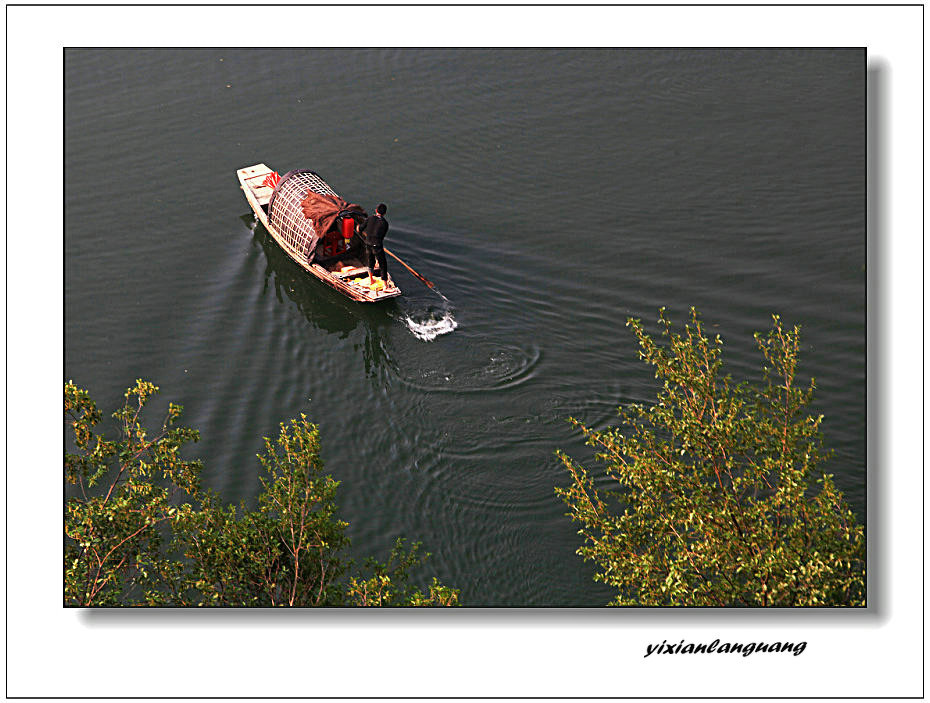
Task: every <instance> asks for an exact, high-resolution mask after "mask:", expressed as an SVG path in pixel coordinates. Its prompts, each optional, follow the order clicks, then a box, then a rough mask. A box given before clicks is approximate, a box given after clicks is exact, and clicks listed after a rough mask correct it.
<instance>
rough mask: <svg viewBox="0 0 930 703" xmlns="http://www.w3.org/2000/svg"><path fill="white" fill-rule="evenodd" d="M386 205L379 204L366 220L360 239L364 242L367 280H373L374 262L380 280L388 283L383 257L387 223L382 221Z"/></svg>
mask: <svg viewBox="0 0 930 703" xmlns="http://www.w3.org/2000/svg"><path fill="white" fill-rule="evenodd" d="M386 212H387V205H385V204H384V203H381V204H380V205H378V207H377V208H375V214H374V215H372V216H371V217H369V218H368V221H367V222H366V223H365V229H364V231H363V232H362V238H363V239H364V240H365V249H366V252H365V253H366V259H367V261H366V262H365V265H366V266H367V267H368V276H369V278H374V275H375V274H374V269H375V262H376V261H377V263H378V266H380V267H381V278H382V279H384V283H385V284H387V282H388V272H387V259H386V258H385V256H384V235H386V234H387V231H388V221H387V220H386V219H384V213H386Z"/></svg>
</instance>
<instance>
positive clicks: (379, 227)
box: [365, 215, 388, 249]
mask: <svg viewBox="0 0 930 703" xmlns="http://www.w3.org/2000/svg"><path fill="white" fill-rule="evenodd" d="M387 231H388V222H387V220H385V219H384V217H383V216H382V217H379V216H378V215H372V216H371V217H369V218H368V222H366V223H365V241H366V242H367V243H368V246H370V247H372V248H373V249H380V248H381V247H383V246H384V235H386V234H387Z"/></svg>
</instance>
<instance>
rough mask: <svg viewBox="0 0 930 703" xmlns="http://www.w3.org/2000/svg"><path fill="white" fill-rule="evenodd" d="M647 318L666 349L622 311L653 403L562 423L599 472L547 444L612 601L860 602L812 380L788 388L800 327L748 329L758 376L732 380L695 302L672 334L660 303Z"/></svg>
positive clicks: (852, 540) (860, 580)
mask: <svg viewBox="0 0 930 703" xmlns="http://www.w3.org/2000/svg"><path fill="white" fill-rule="evenodd" d="M659 323H660V327H661V330H662V336H663V337H665V338H666V339H667V346H662V345H660V344H658V343H657V342H656V341H654V340H653V339H652V337H650V336H649V335H648V334H647V333H646V332H645V331H644V328H643V326H642V324H641V323H640V321H639V320H636V319H632V318H631V319H629V320H628V321H627V326H629V327H630V328H632V330H633V333H634V334H635V336H636V338H637V340H638V343H639V348H640V357H641V359H642V360H644V361H645V362H646V363H648V364H651V365H652V366H653V367H655V374H656V378H657V379H658V380H659V381H660V382H661V388H660V390H659V392H658V395H657V399H656V403H655V404H652V405H649V406H648V407H647V406H645V405H642V404H630V405H628V406H626V407H621V408H620V418H621V423H622V424H621V427H620V428H610V429H608V430H605V431H598V430H594V429H591V428H589V427H586V426H584V425H583V424H582V423H580V422H579V421H577V420H575V419H571V420H570V421H571V422H572V423H573V424H574V425H575V426H576V427H579V428H580V430H581V431H582V433H583V434H584V436H585V438H586V440H587V443H588V444H589V445H591V446H594V447H596V448H597V454H596V458H597V460H598V461H599V462H601V463H602V464H603V465H604V466H605V471H606V477H605V478H604V479H603V480H602V479H598V480H597V481H595V480H594V479H593V478H592V477H591V476H589V475H588V473H587V471H586V470H585V469H584V468H583V467H582V466H580V465H579V464H578V463H576V462H574V461H573V460H572V459H570V458H569V457H568V456H566V455H565V454H564V453H562V452H559V456H560V458H561V459H562V462H563V464H564V465H565V467H566V469H567V470H568V472H569V475H570V477H571V483H570V485H569V486H568V487H567V488H556V492H557V493H558V495H560V496H561V497H562V499H563V500H564V501H565V503H566V505H567V506H568V507H569V513H568V515H569V516H570V517H571V518H572V520H573V521H575V522H576V523H578V524H580V529H579V535H581V536H582V537H583V538H584V544H583V545H582V546H581V547H580V548H579V549H578V554H579V555H580V556H582V557H583V558H584V559H585V560H586V561H589V560H590V561H593V562H594V563H595V564H596V566H597V573H596V575H595V577H594V578H595V580H597V581H601V582H603V583H606V584H609V585H611V586H613V587H614V588H616V590H617V596H616V598H615V599H614V601H613V602H612V603H611V604H612V605H716V606H732V605H736V606H770V605H781V606H794V605H821V606H822V605H864V602H865V541H864V537H863V529H862V527H861V526H860V525H857V524H856V520H855V518H854V516H853V514H852V512H851V511H850V509H849V508H848V506H847V505H846V503H845V502H844V499H843V496H842V494H841V493H840V492H839V491H838V490H837V488H836V487H835V485H834V483H833V480H832V476H831V475H829V474H824V473H822V472H821V471H819V470H818V465H819V464H820V463H821V462H822V461H823V459H824V458H825V457H826V456H827V453H826V452H825V451H824V450H823V443H822V437H821V434H820V425H821V422H822V420H823V416H819V417H813V416H811V415H809V414H808V410H807V408H808V406H809V404H810V402H811V400H812V397H813V393H814V387H815V386H814V381H813V380H811V382H810V385H809V386H808V387H807V388H804V389H802V388H798V387H797V386H796V385H795V373H796V369H797V363H798V352H799V344H800V342H799V340H800V329H799V328H798V327H794V328H793V329H792V330H785V329H784V328H783V326H782V323H781V320H780V319H779V318H778V316H773V326H772V329H771V331H770V332H768V334H767V335H764V336H763V335H761V334H758V333H757V334H756V335H755V338H756V341H757V344H758V347H759V349H760V351H761V353H762V356H763V359H764V366H763V378H762V383H761V384H757V385H753V384H750V383H742V384H739V385H737V386H734V385H733V383H732V379H731V378H730V377H729V376H723V375H722V374H721V363H722V362H721V351H722V346H723V342H722V340H721V338H720V336H719V335H716V336H715V338H714V339H713V340H710V339H708V338H707V337H706V336H705V334H704V327H703V324H702V322H701V319H700V317H699V315H698V313H697V311H695V310H694V309H693V308H692V309H691V324H687V325H685V328H684V333H677V332H673V331H672V329H671V324H670V322H669V320H668V318H667V317H666V315H665V309H664V308H663V309H662V310H660V314H659ZM604 484H606V485H609V486H613V490H607V488H606V487H605V486H604Z"/></svg>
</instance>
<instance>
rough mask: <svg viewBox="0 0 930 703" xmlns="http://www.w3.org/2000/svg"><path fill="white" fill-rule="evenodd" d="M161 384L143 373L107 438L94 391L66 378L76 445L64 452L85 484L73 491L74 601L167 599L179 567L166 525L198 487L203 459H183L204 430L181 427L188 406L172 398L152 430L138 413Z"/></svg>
mask: <svg viewBox="0 0 930 703" xmlns="http://www.w3.org/2000/svg"><path fill="white" fill-rule="evenodd" d="M157 390H158V389H157V388H156V387H155V386H153V385H152V384H151V383H147V382H144V381H136V385H135V386H134V387H132V388H130V389H129V390H127V391H126V394H125V399H126V402H125V404H124V405H123V407H122V408H121V409H120V410H118V411H117V412H115V413H114V414H113V418H114V419H115V420H116V421H117V425H118V428H119V437H118V438H117V439H115V440H107V439H104V438H103V437H102V436H100V435H98V434H96V432H95V431H94V428H95V426H96V425H97V424H99V422H100V420H101V417H102V416H101V413H100V411H99V410H98V409H97V406H96V404H95V403H94V401H93V400H91V398H90V396H89V395H88V393H87V392H86V391H84V390H81V389H79V388H77V386H75V385H74V384H73V383H70V382H69V383H67V384H66V385H65V414H66V416H67V417H68V418H69V419H70V421H71V426H72V428H73V430H74V445H75V447H76V449H77V453H76V454H70V453H67V452H66V453H65V476H66V478H67V480H68V482H69V483H71V484H74V485H76V486H77V488H78V491H79V494H78V495H74V496H72V497H71V498H69V499H68V501H67V505H66V514H65V536H66V537H67V539H66V540H65V600H66V602H67V603H69V604H74V605H115V604H118V603H120V602H122V601H123V600H125V599H133V600H137V601H140V602H145V603H150V604H156V603H162V602H164V599H165V597H166V595H167V594H166V589H168V590H170V585H171V584H172V583H173V582H174V579H175V577H176V575H177V570H176V569H177V565H176V563H175V562H174V561H173V560H171V559H170V558H167V557H166V556H165V554H164V550H163V549H162V544H163V540H164V537H165V530H164V527H165V525H166V523H168V522H170V521H171V520H172V519H173V517H174V516H175V515H176V514H177V511H178V505H177V499H178V498H179V497H180V498H189V497H190V496H191V495H194V494H196V493H197V491H198V480H199V472H200V464H199V462H196V461H185V460H183V459H182V458H181V457H180V449H181V447H182V446H183V445H184V444H185V443H186V442H190V441H194V442H196V441H197V440H198V439H199V435H198V433H197V432H196V431H194V430H190V429H185V428H178V427H174V423H175V421H176V420H177V419H178V417H179V416H180V414H181V408H180V407H179V406H177V405H173V404H169V406H168V413H167V416H166V418H165V421H164V423H163V424H162V428H161V431H160V432H159V433H158V434H156V435H154V436H153V437H149V436H148V433H147V431H146V430H145V428H144V427H143V426H142V424H141V423H140V420H139V416H140V413H141V412H142V408H143V407H144V406H145V403H146V401H147V400H148V399H149V398H150V397H151V396H152V395H153V394H154V393H155V392H157ZM95 489H96V490H95Z"/></svg>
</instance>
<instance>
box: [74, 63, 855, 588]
mask: <svg viewBox="0 0 930 703" xmlns="http://www.w3.org/2000/svg"><path fill="white" fill-rule="evenodd" d="M864 71H865V62H864V55H863V53H862V52H860V51H615V50H607V51H597V50H580V51H565V50H558V51H556V50H551V51H522V50H521V51H515V50H511V51H471V50H440V51H419V50H394V51H384V50H363V51H284V50H271V51H218V50H216V51H214V50H210V51H206V50H169V51H95V50H68V51H67V52H66V54H65V167H66V172H65V201H66V202H65V208H66V211H65V295H66V300H65V316H66V317H65V376H66V378H71V379H73V380H74V381H75V382H76V383H78V384H79V385H82V386H84V387H86V388H88V389H89V390H90V391H91V393H92V395H93V396H94V397H95V398H96V400H97V401H98V403H99V404H100V406H101V407H102V408H107V409H110V408H114V407H115V406H116V404H117V402H118V401H119V398H120V394H121V392H122V391H123V390H124V389H125V388H126V387H127V386H128V385H130V384H131V383H132V382H133V380H134V379H135V378H138V377H143V378H147V379H150V380H152V381H154V382H155V383H157V384H158V385H160V386H161V388H162V397H161V400H162V402H163V403H166V402H167V401H168V400H169V399H170V400H172V401H175V402H179V403H181V404H183V405H184V406H185V419H186V422H187V424H189V425H190V426H193V427H196V428H198V429H200V430H201V433H202V435H203V441H202V442H201V443H200V444H199V445H197V447H196V453H197V454H198V455H199V456H201V457H202V458H203V459H204V462H205V465H206V468H205V475H204V479H205V483H206V484H208V485H209V486H211V487H213V488H215V489H217V490H219V491H221V493H222V494H223V495H224V496H226V497H227V498H228V499H229V500H230V501H234V502H238V501H240V500H246V501H249V500H252V499H253V498H254V496H255V495H256V494H257V492H258V479H257V469H258V463H257V461H256V460H255V458H254V455H255V454H256V453H257V452H259V451H260V450H261V445H262V441H261V438H262V436H271V435H272V434H274V433H276V431H277V425H278V423H279V422H280V421H283V420H286V419H288V418H291V417H293V416H296V415H297V414H298V413H301V412H304V413H306V414H307V415H308V416H309V417H310V418H311V419H312V420H313V421H315V422H316V423H318V424H319V425H320V428H321V433H322V437H323V457H324V460H325V462H326V465H327V468H328V470H329V471H331V472H332V473H333V474H334V475H335V476H336V477H337V478H338V479H339V480H341V481H342V486H341V488H340V493H341V499H340V506H341V512H342V516H343V518H344V519H346V520H348V521H349V522H350V523H351V527H350V530H349V532H350V536H351V537H352V539H353V543H354V544H353V548H354V550H355V551H356V553H357V554H358V555H364V554H377V555H381V556H386V554H387V551H388V550H389V548H390V545H391V544H392V543H393V541H394V539H395V538H396V537H397V536H399V535H404V536H407V537H409V538H411V539H415V540H421V541H423V543H424V547H425V548H426V549H427V550H428V551H430V552H432V553H433V557H432V559H431V560H430V562H429V565H428V568H427V569H426V573H428V574H430V575H431V574H436V575H437V576H439V577H440V578H441V579H442V580H443V581H445V582H447V583H449V584H452V585H455V586H457V587H459V588H461V589H462V599H463V601H464V602H465V603H466V604H468V605H495V606H501V605H503V606H525V605H531V606H593V605H601V604H603V603H604V602H605V601H606V600H608V598H609V593H608V592H606V591H605V590H604V589H602V588H601V587H600V586H598V585H596V584H594V583H593V582H592V580H591V575H592V569H591V567H590V565H586V564H584V563H583V562H581V560H580V559H579V558H578V557H576V556H575V555H574V550H575V548H576V547H577V546H578V537H577V536H576V534H575V527H574V526H573V525H572V524H571V523H570V522H569V521H568V519H567V518H565V517H564V516H563V513H564V511H565V509H564V506H563V505H562V504H561V503H560V501H559V500H558V499H557V497H556V496H555V495H554V493H553V486H555V485H564V484H565V483H566V481H565V476H564V475H563V474H564V471H563V469H561V468H560V465H559V462H558V460H557V459H556V457H555V456H554V452H555V450H556V449H563V450H565V451H567V452H569V453H570V454H572V455H574V456H576V457H578V458H585V457H587V456H589V452H588V450H587V449H586V448H585V447H584V446H583V444H582V443H581V442H580V441H579V438H578V436H577V434H575V433H574V432H572V430H571V428H570V427H569V426H568V424H567V423H566V422H565V418H566V417H568V416H569V415H573V416H576V417H578V418H580V419H582V420H584V421H585V422H586V423H588V424H590V425H594V426H597V427H605V426H607V425H609V424H610V423H611V422H612V420H613V418H614V416H615V413H616V407H617V406H618V405H619V404H621V403H626V402H630V401H648V400H649V399H650V398H653V397H654V395H655V389H654V385H653V384H654V379H653V378H652V374H651V372H650V371H649V369H648V368H647V367H645V366H644V365H643V364H641V362H639V361H638V360H637V355H636V348H635V345H634V342H633V339H632V336H631V335H630V334H629V332H628V330H626V329H625V327H624V322H625V320H626V318H627V317H628V316H631V315H632V316H635V317H641V318H643V319H644V320H647V321H653V320H655V318H656V312H657V309H658V308H659V307H660V306H663V305H664V306H667V307H668V309H669V311H670V314H671V315H672V317H673V318H674V319H676V320H684V318H685V317H686V315H687V311H688V308H689V307H690V306H692V305H693V306H695V307H697V308H698V309H699V310H700V311H701V313H702V314H703V316H704V319H705V321H706V322H707V323H708V324H709V325H715V326H716V327H713V328H712V329H713V330H714V332H719V333H720V334H721V336H723V337H724V339H725V341H726V357H725V361H726V362H727V363H728V368H729V370H730V371H731V372H732V373H733V374H734V375H736V376H739V377H745V376H749V375H755V373H756V371H757V369H758V368H759V366H760V364H759V357H758V354H757V352H756V350H755V347H754V344H753V341H752V336H751V335H752V332H753V331H756V330H765V329H767V328H768V327H769V323H770V316H771V314H772V313H776V312H777V313H778V314H780V315H781V316H782V318H783V319H784V320H785V321H786V322H787V323H789V324H795V323H798V324H801V325H802V326H803V330H804V332H803V343H804V346H803V350H802V361H801V374H802V376H803V377H805V378H807V377H810V376H814V377H816V378H817V384H818V395H817V401H816V402H817V408H816V410H818V411H819V412H823V413H824V414H825V415H826V421H825V426H824V430H825V435H826V440H827V444H828V445H829V446H830V447H831V448H832V449H834V451H835V456H834V459H833V460H832V462H831V464H830V466H829V467H828V470H829V471H831V472H832V473H834V474H835V475H836V477H837V482H838V484H839V485H840V487H841V488H842V489H843V490H844V492H845V493H846V495H847V497H848V498H849V500H850V502H851V504H852V505H853V507H854V509H855V510H856V512H857V513H858V515H859V516H860V518H861V519H864V517H865V515H864V513H865V270H864V266H865V103H864V99H865V72H864ZM259 162H264V163H266V164H268V165H269V166H270V167H271V168H273V169H276V170H277V171H279V172H280V173H284V172H285V171H288V170H290V169H293V168H311V169H314V170H316V171H317V172H319V173H320V174H321V175H322V176H323V177H324V178H325V179H326V180H327V181H328V182H329V183H330V185H331V186H332V187H333V188H335V190H336V191H337V192H339V193H340V194H341V195H342V196H343V197H345V198H347V199H348V200H351V201H353V202H359V203H361V204H363V206H365V207H366V208H368V209H371V208H372V207H373V206H374V205H375V204H377V203H378V202H380V201H384V202H386V203H388V205H389V212H388V219H389V220H390V222H391V231H390V233H389V235H388V242H387V243H388V246H389V248H391V249H392V250H393V251H394V252H395V253H397V254H398V255H400V256H401V257H403V258H404V259H405V260H406V261H408V263H410V264H412V265H413V266H414V267H415V268H416V269H417V270H419V271H420V272H421V273H423V274H424V275H426V276H427V277H428V278H430V279H431V280H433V281H434V282H436V283H437V287H438V289H439V290H440V291H441V293H442V295H443V296H445V299H443V298H442V297H440V296H438V295H436V294H434V293H431V292H430V291H428V290H426V289H425V288H424V287H423V286H422V284H420V283H419V282H418V281H417V280H416V279H414V278H413V277H412V276H410V275H409V274H408V273H407V272H406V271H404V270H403V269H402V268H400V267H399V266H397V265H394V266H393V268H392V275H393V277H394V278H395V280H396V281H397V282H398V283H399V285H400V286H401V287H402V288H403V289H404V291H405V293H406V296H405V297H404V298H402V299H400V300H398V301H395V302H390V303H387V304H385V305H382V306H375V307H361V306H358V305H356V304H353V303H350V302H349V301H347V300H344V299H343V298H341V296H339V295H338V294H336V293H335V292H332V291H330V290H329V289H327V288H325V287H323V286H322V285H321V284H319V283H318V282H316V281H315V280H313V279H310V278H308V277H306V276H305V275H303V273H302V272H301V270H300V269H299V268H298V267H297V266H296V265H294V264H292V263H291V262H290V261H289V260H288V259H287V258H286V256H285V255H284V254H283V253H282V252H281V251H279V250H278V249H277V248H276V246H275V245H274V243H273V242H271V241H270V240H269V238H268V237H267V235H266V234H265V233H264V231H263V230H262V228H261V226H258V227H255V224H254V220H253V218H252V217H251V214H250V210H249V207H248V205H247V203H246V201H245V198H244V197H243V196H242V193H241V192H240V190H239V187H238V182H237V180H236V176H235V171H236V169H238V168H241V167H244V166H249V165H252V164H255V163H259ZM453 326H454V329H451V328H452V327H453ZM434 327H435V329H434V330H433V331H442V330H446V333H444V334H440V335H438V336H435V337H434V338H432V339H431V340H425V339H422V338H421V337H423V336H424V335H425V334H426V333H428V332H429V331H430V329H431V328H434ZM418 335H419V336H418ZM154 420H155V417H154V416H153V422H154Z"/></svg>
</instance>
